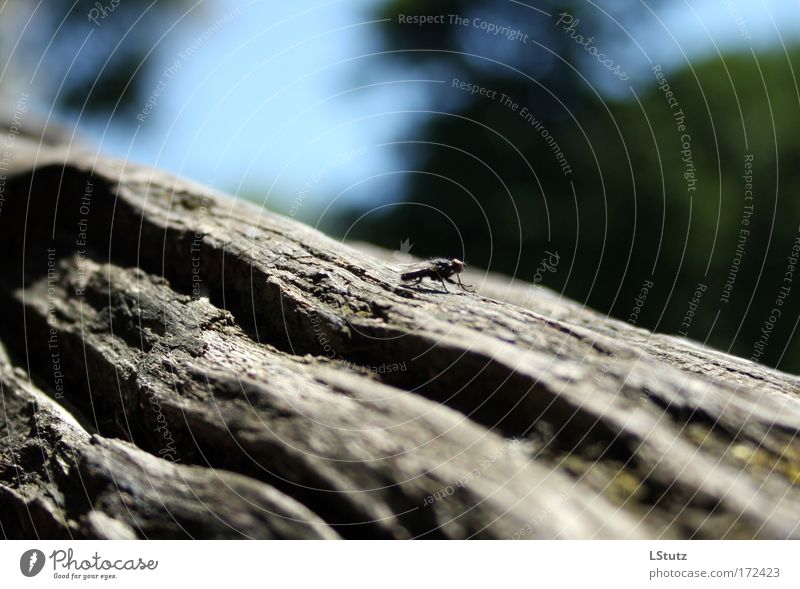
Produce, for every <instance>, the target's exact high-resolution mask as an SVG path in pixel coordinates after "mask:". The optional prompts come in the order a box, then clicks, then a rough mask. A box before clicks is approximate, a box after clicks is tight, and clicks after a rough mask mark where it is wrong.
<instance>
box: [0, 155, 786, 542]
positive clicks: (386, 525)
mask: <svg viewBox="0 0 800 589" xmlns="http://www.w3.org/2000/svg"><path fill="white" fill-rule="evenodd" d="M13 168H14V169H13V172H14V174H13V175H12V176H10V177H9V178H8V180H7V181H6V183H5V185H4V190H3V192H2V200H0V206H1V208H0V246H1V248H2V249H0V251H3V252H4V262H3V264H2V274H3V276H2V281H1V282H0V304H1V306H0V308H2V321H1V322H0V387H1V388H2V403H3V405H2V408H0V531H1V532H2V534H3V535H4V536H5V537H8V538H20V537H24V538H33V537H40V538H56V537H75V538H134V537H136V538H176V537H193V538H227V537H231V538H235V537H248V538H337V537H344V538H470V537H477V538H557V537H558V538H789V537H792V538H796V537H800V441H798V438H797V434H798V428H800V397H799V396H798V393H797V391H798V390H800V387H798V384H800V383H799V382H798V378H797V377H794V376H791V375H787V374H782V373H779V372H776V371H773V370H769V369H767V368H765V367H763V366H760V365H757V364H754V363H751V362H748V361H746V360H742V359H739V358H734V357H731V356H728V355H726V354H723V353H720V352H717V351H713V350H710V349H707V348H704V347H702V346H700V345H698V344H695V343H692V342H689V341H686V340H682V339H678V338H673V337H668V336H662V335H655V334H652V333H649V332H647V331H644V330H642V329H638V328H635V327H632V326H630V325H628V324H626V323H622V322H619V321H616V320H613V319H609V318H607V317H605V316H603V315H601V314H598V313H596V312H593V311H591V310H588V309H586V308H584V307H582V306H580V305H579V304H577V303H574V302H571V301H569V300H566V299H563V298H561V297H559V296H557V295H556V294H554V293H552V292H549V291H547V290H545V289H541V288H535V287H532V286H530V285H527V284H524V283H519V282H517V281H509V280H507V279H502V278H499V277H494V276H486V275H482V274H478V273H475V272H472V273H471V274H470V273H465V276H466V278H467V279H466V281H467V282H473V283H474V284H476V286H477V290H478V292H477V293H475V294H473V293H465V292H462V291H458V292H452V293H450V294H446V293H444V292H442V291H441V288H440V287H439V286H438V285H436V284H433V283H423V284H422V285H421V286H420V287H408V286H406V285H403V284H401V283H400V281H399V270H400V269H399V267H398V265H397V264H396V263H395V262H393V261H391V258H389V257H386V254H385V253H384V252H380V251H375V250H369V249H368V248H354V247H350V246H347V245H343V244H341V243H338V242H336V241H334V240H332V239H329V238H327V237H325V236H323V235H321V234H320V233H318V232H316V231H314V230H312V229H310V228H308V227H306V226H304V225H301V224H299V223H297V222H294V221H292V220H290V219H287V218H284V217H280V216H277V215H274V214H271V213H268V212H265V211H263V210H261V209H259V208H257V207H255V206H253V205H250V204H247V203H244V202H240V201H236V200H234V199H232V198H229V197H226V196H225V195H220V194H216V193H211V192H209V191H208V190H207V189H205V188H203V187H201V186H198V185H195V184H193V183H190V182H187V181H184V180H181V179H176V178H173V177H170V176H167V175H165V174H163V173H160V172H157V171H154V170H152V169H148V168H142V167H140V166H136V165H134V164H131V163H126V162H119V161H112V160H109V159H104V158H96V157H95V156H93V155H87V154H67V152H66V151H65V150H63V149H59V148H57V147H52V146H49V147H39V146H36V145H34V144H28V143H26V142H25V141H24V140H22V139H20V140H19V143H18V145H17V147H16V149H15V153H14V161H13Z"/></svg>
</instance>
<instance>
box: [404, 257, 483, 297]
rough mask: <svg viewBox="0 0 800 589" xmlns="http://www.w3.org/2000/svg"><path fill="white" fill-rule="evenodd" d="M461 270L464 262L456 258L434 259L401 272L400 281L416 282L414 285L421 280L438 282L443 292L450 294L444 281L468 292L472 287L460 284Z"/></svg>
mask: <svg viewBox="0 0 800 589" xmlns="http://www.w3.org/2000/svg"><path fill="white" fill-rule="evenodd" d="M463 269H464V262H462V261H461V260H457V259H456V258H434V259H432V260H426V261H424V262H420V263H419V264H417V265H415V266H414V267H413V268H412V269H410V270H408V271H407V272H403V273H402V274H401V275H400V279H401V280H403V281H405V282H407V281H410V280H416V282H415V283H414V284H419V283H420V282H422V279H423V278H430V279H431V280H438V281H439V282H441V283H442V287H443V288H444V290H445V292H450V291H449V290H447V285H446V284H445V280H446V281H447V282H449V283H450V284H457V285H458V286H460V287H461V288H463V289H464V290H466V291H469V288H470V287H471V286H472V285H471V284H464V283H463V282H461V277H460V276H459V274H460V273H461V271H462V270H463ZM451 276H455V277H456V280H458V282H456V281H454V280H452V279H451V278H450V277H451Z"/></svg>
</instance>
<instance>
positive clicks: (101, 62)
mask: <svg viewBox="0 0 800 589" xmlns="http://www.w3.org/2000/svg"><path fill="white" fill-rule="evenodd" d="M202 9H203V8H202V3H197V2H190V1H189V0H170V1H169V2H167V1H164V0H162V1H158V0H155V1H154V0H47V2H46V3H41V2H40V3H34V2H26V1H24V0H6V1H5V2H4V3H3V6H2V7H1V8H0V39H2V41H0V58H2V62H3V63H4V64H6V68H5V70H4V73H3V74H2V78H0V92H1V93H2V95H4V96H5V98H6V99H7V100H8V99H9V98H11V97H13V96H14V95H18V94H19V93H20V92H25V93H28V94H32V95H33V100H34V101H35V102H37V103H38V104H39V105H40V108H49V107H50V106H55V107H56V108H57V109H58V110H60V111H61V112H74V113H78V112H82V113H83V115H84V116H91V115H95V114H108V113H110V112H112V111H113V110H115V109H116V110H119V111H126V110H127V111H129V112H133V111H138V110H139V109H140V108H141V107H142V104H143V102H144V101H145V100H146V99H147V96H145V93H146V89H145V87H144V86H146V85H143V84H142V80H143V78H144V74H145V73H147V68H148V65H149V64H150V63H151V61H152V54H153V53H155V52H156V51H157V50H158V48H159V44H160V42H161V40H162V36H163V35H164V34H165V33H166V32H167V31H169V30H170V29H171V28H172V27H173V26H175V25H176V24H177V23H178V22H179V21H181V20H183V19H184V18H186V17H189V18H192V17H194V16H196V15H197V14H198V13H199V12H200V11H202Z"/></svg>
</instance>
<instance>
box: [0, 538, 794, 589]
mask: <svg viewBox="0 0 800 589" xmlns="http://www.w3.org/2000/svg"><path fill="white" fill-rule="evenodd" d="M798 550H800V544H798V543H797V542H794V541H774V542H772V541H728V542H722V541H702V542H701V541H694V542H691V541H678V542H658V541H654V542H649V541H647V542H639V541H637V542H623V541H616V542H615V541H608V542H598V541H594V542H592V541H583V542H581V541H525V542H512V541H483V542H479V541H473V542H457V541H425V542H400V541H395V542H390V541H385V542H369V541H350V542H319V541H317V542H313V541H295V542H289V541H282V542H278V541H273V542H269V541H260V542H252V541H184V542H167V541H142V542H137V541H82V542H69V541H41V542H36V541H5V542H1V543H0V566H1V567H2V568H1V569H0V575H1V576H0V578H1V579H3V582H2V586H3V587H50V586H59V587H67V586H69V587H115V588H122V587H132V588H133V587H136V588H141V587H143V586H144V587H169V586H178V584H181V585H182V586H183V587H195V586H197V587H214V586H219V587H220V588H221V589H238V588H239V587H252V586H255V585H256V583H257V584H258V586H264V587H331V586H333V587H338V586H341V587H352V588H360V587H368V588H370V589H392V588H397V589H408V588H409V587H445V588H454V587H456V588H461V587H482V588H487V587H488V588H497V589H500V588H506V587H531V588H533V587H542V586H544V587H559V586H571V587H576V586H582V584H584V583H585V584H586V585H585V586H586V587H592V588H595V587H606V586H607V587H614V588H623V587H637V588H640V587H704V588H705V587H720V588H723V587H724V588H727V587H770V588H773V587H792V588H797V587H800V575H798V569H799V568H800V567H798V563H797V561H798ZM187 583H191V585H187ZM542 583H544V584H545V585H542ZM565 583H568V585H564V584H565ZM579 583H580V584H581V585H578V584H579Z"/></svg>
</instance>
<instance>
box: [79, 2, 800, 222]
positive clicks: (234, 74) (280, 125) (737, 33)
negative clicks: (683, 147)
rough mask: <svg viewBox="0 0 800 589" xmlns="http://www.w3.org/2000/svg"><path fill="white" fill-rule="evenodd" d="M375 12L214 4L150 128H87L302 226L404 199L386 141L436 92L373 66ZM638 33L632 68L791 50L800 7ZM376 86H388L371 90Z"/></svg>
mask: <svg viewBox="0 0 800 589" xmlns="http://www.w3.org/2000/svg"><path fill="white" fill-rule="evenodd" d="M377 4H379V1H378V0H371V1H370V0H333V1H315V0H299V1H298V0H294V1H292V2H285V3H280V2H274V1H271V0H255V1H241V0H239V1H237V0H219V1H206V2H205V3H204V4H203V5H202V6H200V8H199V11H202V12H200V13H199V16H197V17H196V18H191V19H189V18H187V19H184V20H183V21H181V22H180V23H179V24H178V25H176V26H175V27H174V28H173V29H172V30H171V31H170V33H169V34H168V35H167V37H165V39H164V41H163V43H162V46H161V49H160V50H159V51H158V52H157V53H155V59H156V65H154V66H152V68H151V69H150V72H151V73H150V74H149V83H150V87H151V88H152V89H153V92H155V91H156V90H157V89H160V91H159V93H158V95H157V97H156V98H155V100H154V104H153V105H152V107H151V110H150V112H149V113H148V114H147V116H146V118H145V120H144V122H142V123H141V124H139V125H138V127H137V122H136V121H130V120H127V121H126V120H120V119H118V118H117V119H114V120H113V121H112V122H111V125H110V126H109V128H108V131H107V132H106V133H105V135H103V128H104V126H105V121H103V122H102V123H101V124H98V123H94V124H92V126H91V127H87V128H85V132H88V134H89V135H90V136H91V137H92V139H94V140H95V141H97V142H99V143H100V148H101V150H103V151H105V152H107V153H112V154H115V155H118V156H122V157H130V158H132V159H134V160H137V161H140V162H143V163H146V164H149V165H154V166H157V167H160V168H164V169H166V170H169V171H172V172H174V173H177V174H181V175H184V176H187V177H190V178H193V179H196V180H198V181H200V182H203V183H206V184H209V185H211V186H214V187H216V188H219V189H222V190H224V191H227V192H231V193H234V194H239V195H245V196H247V197H248V198H252V199H254V200H256V201H257V202H261V203H266V204H267V206H279V207H280V208H282V209H284V210H286V209H288V208H290V205H291V203H292V202H294V201H296V200H297V199H298V198H300V200H302V206H301V207H299V209H301V210H297V211H296V212H297V214H298V216H299V217H301V218H306V219H309V218H315V215H316V214H317V212H318V211H319V210H321V209H322V208H324V207H325V206H328V205H331V203H332V201H333V200H334V199H338V200H336V202H335V203H334V204H333V205H332V206H336V204H338V203H339V202H341V201H342V200H343V199H347V198H350V197H351V195H353V194H361V195H363V194H365V193H369V194H372V195H374V197H375V198H376V199H377V200H383V199H387V198H391V197H393V196H396V195H393V194H390V193H389V192H390V191H391V188H388V187H389V186H392V185H393V184H392V183H391V182H385V181H384V180H385V179H386V178H387V175H394V174H396V173H397V172H398V170H397V169H396V167H395V166H396V164H395V162H394V161H393V159H392V157H391V150H390V149H389V148H387V147H381V144H382V143H384V142H387V141H390V140H392V139H396V138H401V137H403V136H404V131H405V129H406V128H407V127H408V126H409V122H410V121H411V120H413V119H412V118H410V117H409V116H408V115H404V114H402V112H399V111H404V110H414V109H419V108H424V107H425V105H426V103H425V100H424V92H423V89H424V88H425V86H426V85H430V84H432V83H434V82H431V81H425V80H413V79H408V78H409V77H410V76H403V75H399V73H398V72H389V73H387V74H386V75H385V76H381V75H375V74H376V73H378V74H381V73H382V72H375V71H374V70H370V68H375V67H377V64H378V60H377V59H375V58H370V57H368V54H369V53H371V52H373V51H375V50H376V48H377V42H376V39H375V37H374V32H375V24H374V23H370V22H369V20H368V19H369V10H368V9H369V8H370V7H373V6H375V5H377ZM599 4H600V5H602V6H606V7H608V5H607V4H605V3H599ZM628 32H629V33H630V36H631V37H632V39H634V40H635V41H632V40H630V39H628V38H627V37H626V34H625V33H624V32H622V31H620V35H619V42H618V46H617V47H618V49H619V51H621V52H622V54H623V55H624V59H626V60H627V61H628V62H633V63H637V60H638V59H639V58H640V57H641V51H642V50H643V51H644V52H646V53H647V54H648V56H649V57H650V58H651V59H652V60H653V61H657V62H660V63H662V64H663V65H664V66H665V67H669V66H680V65H683V64H684V63H686V61H687V60H696V59H699V58H701V57H703V56H707V55H713V54H714V52H715V51H717V50H720V51H730V50H742V51H749V50H750V49H749V48H750V47H753V48H755V49H756V50H762V49H765V48H775V47H779V46H780V41H781V38H782V39H783V40H784V42H786V43H787V44H788V43H789V42H791V41H792V40H794V39H796V38H797V37H798V34H800V2H797V1H790V0H764V1H763V2H762V1H760V0H758V1H756V0H703V1H692V2H675V3H671V4H668V5H667V7H665V8H664V9H662V10H661V11H660V12H659V13H658V14H657V18H656V16H654V17H653V18H652V19H650V20H649V22H646V23H644V24H642V25H641V26H640V28H639V29H637V30H632V31H628ZM746 37H749V38H746ZM637 44H638V46H637ZM638 63H640V65H642V64H643V63H644V62H643V61H639V62H638ZM176 64H177V67H175V66H176ZM170 66H173V69H172V71H171V72H170V71H169V69H168V68H170ZM641 69H642V68H640V70H641ZM631 70H632V71H633V72H634V78H633V82H634V85H635V84H636V80H637V76H636V67H632V68H631ZM365 72H366V73H368V74H370V75H369V76H367V75H362V74H364V73H365ZM367 78H369V79H370V80H371V81H372V83H373V84H374V83H375V80H377V79H382V80H384V81H383V82H382V83H380V84H379V85H377V86H371V87H363V86H364V85H365V84H366V83H367V82H366V81H365V80H366V79H367ZM640 79H642V78H640ZM650 82H651V80H649V81H648V83H650ZM145 87H147V84H145ZM143 107H144V105H143ZM132 122H133V123H134V124H131V123H132ZM406 138H407V137H406ZM323 178H324V180H325V182H324V183H323V182H322V179H323ZM323 186H324V190H323V189H322V187H323ZM295 209H298V207H295Z"/></svg>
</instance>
